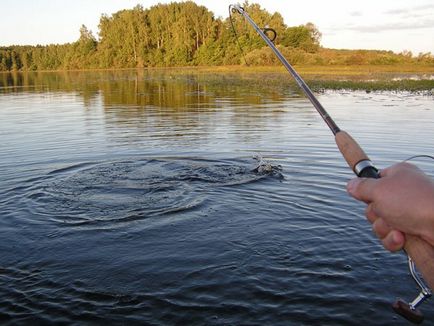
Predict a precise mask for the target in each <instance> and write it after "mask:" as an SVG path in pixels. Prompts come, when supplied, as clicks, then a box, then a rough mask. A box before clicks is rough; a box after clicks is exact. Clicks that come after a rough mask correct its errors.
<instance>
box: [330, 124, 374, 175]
mask: <svg viewBox="0 0 434 326" xmlns="http://www.w3.org/2000/svg"><path fill="white" fill-rule="evenodd" d="M335 140H336V144H337V145H338V148H339V150H340V151H341V153H342V155H343V157H344V158H345V160H346V161H347V163H348V165H349V166H350V168H351V169H352V170H353V171H355V169H354V168H355V166H356V164H357V163H359V162H360V161H364V160H369V157H368V155H366V154H365V152H364V151H363V149H362V148H361V147H360V146H359V144H357V142H356V141H355V140H354V139H353V138H352V137H351V136H350V135H349V134H348V133H346V132H345V131H342V130H341V131H339V132H338V133H337V134H336V136H335Z"/></svg>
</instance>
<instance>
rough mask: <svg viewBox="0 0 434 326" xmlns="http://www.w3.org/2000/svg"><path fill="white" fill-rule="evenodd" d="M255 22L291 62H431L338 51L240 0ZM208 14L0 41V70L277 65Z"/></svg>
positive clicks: (166, 10) (249, 32) (141, 12)
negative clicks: (69, 38)
mask: <svg viewBox="0 0 434 326" xmlns="http://www.w3.org/2000/svg"><path fill="white" fill-rule="evenodd" d="M243 7H244V9H245V10H246V11H247V12H248V13H249V15H250V16H251V17H252V18H253V20H255V22H256V23H257V24H258V25H259V26H261V27H265V26H270V27H272V28H273V29H274V30H275V31H276V32H277V38H276V40H275V44H276V46H277V47H278V48H279V49H280V51H281V52H282V53H283V55H284V56H285V57H286V58H287V59H288V60H289V61H290V62H291V63H292V64H294V65H297V64H303V65H402V64H406V65H414V64H416V65H430V66H432V65H434V56H433V55H432V54H431V53H420V54H419V55H417V56H414V55H413V54H412V53H411V52H409V51H404V52H402V53H399V54H397V53H394V52H392V51H380V50H338V49H327V48H324V47H322V46H321V43H320V41H321V32H320V31H319V30H318V29H317V27H316V26H315V25H314V24H313V23H306V24H305V25H300V26H286V25H285V23H284V21H283V17H282V15H281V14H279V13H277V12H276V13H273V14H271V13H269V12H267V11H266V10H264V9H262V8H261V7H260V5H258V4H254V3H253V4H250V3H248V2H244V5H243ZM232 16H233V18H232V19H233V20H232V23H233V26H234V28H235V31H236V32H234V29H233V28H232V24H231V19H230V17H228V18H226V19H222V18H216V17H215V15H214V14H213V13H212V12H211V11H209V10H208V9H207V8H206V7H204V6H199V5H197V4H196V3H194V2H192V1H187V2H179V3H178V2H172V3H170V4H158V5H155V6H152V7H150V8H143V7H142V6H140V5H137V6H136V7H134V8H133V9H126V10H121V11H118V12H116V13H114V14H112V15H105V14H104V15H102V16H101V17H100V21H99V25H98V28H99V31H98V37H96V36H95V35H94V34H93V32H92V31H90V30H89V29H88V28H87V27H86V26H84V25H82V26H81V28H80V37H79V39H78V40H77V41H76V42H73V43H66V44H50V45H37V46H13V45H12V46H7V47H0V71H33V70H80V69H119V68H145V67H176V66H220V65H256V66H270V65H271V66H272V65H278V64H279V63H278V61H277V59H276V58H275V56H274V55H273V54H272V52H271V50H270V49H269V48H268V47H267V46H266V45H265V43H264V42H263V40H262V39H260V37H259V36H258V35H257V33H256V32H255V31H254V30H253V28H251V27H250V26H249V25H247V23H246V22H245V21H244V20H243V19H242V17H240V16H239V15H232Z"/></svg>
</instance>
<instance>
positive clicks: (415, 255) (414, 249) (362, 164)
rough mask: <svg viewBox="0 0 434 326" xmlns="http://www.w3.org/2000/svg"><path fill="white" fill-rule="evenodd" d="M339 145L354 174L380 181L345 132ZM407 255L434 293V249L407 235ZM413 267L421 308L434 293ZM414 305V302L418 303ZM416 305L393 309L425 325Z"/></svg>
mask: <svg viewBox="0 0 434 326" xmlns="http://www.w3.org/2000/svg"><path fill="white" fill-rule="evenodd" d="M335 141H336V144H337V145H338V148H339V150H340V152H341V153H342V155H343V156H344V158H345V160H346V161H347V163H348V165H349V166H350V167H351V169H352V170H353V171H354V173H355V174H356V175H357V176H359V177H362V178H374V179H378V178H380V174H379V172H378V170H377V169H376V168H375V166H373V165H372V163H371V160H370V159H369V157H368V156H367V155H366V154H365V152H364V151H363V150H362V148H361V147H360V146H359V144H358V143H357V142H356V141H355V140H354V139H353V138H352V137H351V136H350V135H349V134H348V133H346V132H345V131H339V132H337V133H336V135H335ZM405 239H406V240H405V245H404V251H405V252H406V254H407V255H408V257H409V262H411V265H412V264H413V262H414V264H416V266H417V268H418V270H419V271H420V273H421V275H422V277H423V279H424V280H425V282H426V283H427V284H428V286H429V287H430V288H432V289H434V273H433V272H432V271H434V248H433V247H432V246H431V245H430V244H429V243H428V242H426V241H424V240H423V239H421V238H420V237H417V236H414V235H411V234H406V235H405ZM411 265H410V266H409V267H410V272H411V274H412V277H413V279H414V280H415V281H416V283H417V284H418V286H419V287H420V288H421V292H420V294H419V296H418V297H417V298H416V299H415V301H417V300H418V298H421V299H419V300H418V301H417V304H420V303H421V302H422V301H423V300H425V299H426V298H428V297H430V296H431V291H430V290H429V289H427V288H426V286H425V285H424V284H423V282H421V281H420V280H419V279H418V277H417V275H416V274H415V271H414V265H413V267H412V266H411ZM415 301H413V302H415ZM417 304H413V303H405V302H404V301H402V300H398V301H397V302H395V304H394V305H393V309H394V310H395V312H397V313H398V314H400V315H401V316H403V317H404V318H406V319H407V320H409V321H411V322H413V323H421V322H422V321H423V315H422V313H421V312H420V311H419V309H416V305H417Z"/></svg>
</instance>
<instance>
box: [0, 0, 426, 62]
mask: <svg viewBox="0 0 434 326" xmlns="http://www.w3.org/2000/svg"><path fill="white" fill-rule="evenodd" d="M243 1H244V0H243ZM168 2H173V1H165V0H141V1H140V0H0V31H1V32H0V46H7V45H36V44H41V45H45V44H59V43H60V44H62V43H68V42H74V41H76V40H78V38H79V29H80V26H81V25H82V24H84V25H86V26H87V27H88V29H90V30H91V31H92V32H93V34H94V35H95V36H96V37H97V36H98V22H99V18H100V16H101V14H108V15H111V14H112V13H115V12H116V11H118V10H121V9H131V8H133V7H134V6H136V5H137V4H141V5H142V6H143V7H144V8H148V7H150V6H152V5H155V4H158V3H168ZM178 2H181V0H178ZM194 2H196V3H197V4H199V5H203V6H205V7H207V8H208V9H209V10H210V11H212V12H213V13H214V14H215V16H216V17H222V18H226V17H228V6H229V4H232V3H236V2H235V1H234V0H195V1H194ZM241 2H242V1H241ZM249 3H258V4H260V5H261V7H262V8H264V9H266V10H267V11H269V12H270V13H273V12H275V11H277V12H279V13H281V14H282V16H283V18H284V21H285V24H286V25H287V26H297V25H301V24H306V23H308V22H312V23H314V24H315V25H316V26H317V27H318V29H319V31H320V32H321V33H322V39H321V45H322V46H324V47H327V48H335V49H378V50H391V51H394V52H397V53H399V52H402V51H404V50H407V51H411V52H412V53H413V54H415V55H416V54H418V53H420V52H424V53H426V52H431V53H433V54H434V1H433V0H364V1H351V0H322V1H321V0H311V1H306V0H301V1H300V0H299V1H284V0H256V1H253V0H251V1H249Z"/></svg>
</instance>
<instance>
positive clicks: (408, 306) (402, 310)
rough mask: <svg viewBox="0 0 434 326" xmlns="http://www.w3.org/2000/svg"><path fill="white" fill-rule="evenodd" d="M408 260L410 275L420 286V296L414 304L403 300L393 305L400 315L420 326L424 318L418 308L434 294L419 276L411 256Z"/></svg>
mask: <svg viewBox="0 0 434 326" xmlns="http://www.w3.org/2000/svg"><path fill="white" fill-rule="evenodd" d="M407 258H408V259H407V260H408V269H409V270H410V274H411V276H412V277H413V280H414V281H415V282H416V284H417V285H418V287H419V289H420V292H419V295H418V296H417V297H416V298H415V299H414V300H413V301H412V302H409V303H407V302H406V301H404V300H402V299H398V300H396V301H395V303H394V304H393V305H392V308H393V310H394V311H395V312H396V313H397V314H398V315H401V316H402V317H404V318H405V319H407V320H408V321H411V322H412V323H415V324H420V323H422V322H423V319H424V317H423V314H422V312H421V311H420V310H419V309H418V308H417V307H418V306H419V305H420V304H421V303H422V302H424V301H425V300H426V299H428V298H429V297H431V295H432V293H431V290H430V289H429V287H427V286H426V285H425V283H424V282H423V281H422V279H421V278H420V277H419V275H418V274H417V272H416V268H415V266H414V262H413V260H412V259H411V258H410V256H407Z"/></svg>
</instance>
